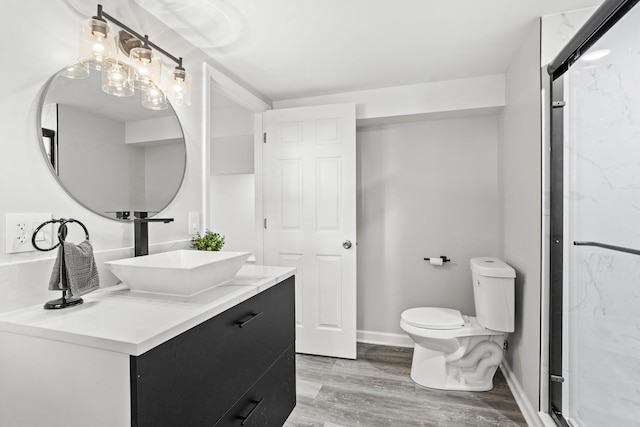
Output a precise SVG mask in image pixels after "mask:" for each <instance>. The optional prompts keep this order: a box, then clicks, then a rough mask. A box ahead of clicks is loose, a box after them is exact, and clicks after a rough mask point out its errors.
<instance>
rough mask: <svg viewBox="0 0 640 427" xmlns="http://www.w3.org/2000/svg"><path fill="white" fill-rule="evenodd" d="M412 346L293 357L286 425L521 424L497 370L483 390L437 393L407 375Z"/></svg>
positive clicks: (366, 347) (367, 346)
mask: <svg viewBox="0 0 640 427" xmlns="http://www.w3.org/2000/svg"><path fill="white" fill-rule="evenodd" d="M412 355H413V349H410V348H399V347H387V346H379V345H371V344H358V359H357V360H345V359H333V358H329V357H322V356H309V355H300V354H299V355H297V356H296V365H297V368H296V369H297V387H298V395H297V397H298V403H297V406H296V408H295V409H294V410H293V412H292V413H291V415H290V416H289V419H288V420H287V422H286V423H285V427H294V426H314V427H343V426H344V427H351V426H365V427H378V426H393V427H399V426H437V427H445V426H446V427H466V426H473V427H479V426H501V427H505V426H526V425H527V424H526V422H525V420H524V418H523V416H522V414H521V412H520V410H519V409H518V406H517V405H516V402H515V400H514V399H513V396H512V394H511V391H510V390H509V387H508V386H507V383H506V381H505V379H504V377H503V375H502V373H501V372H500V370H498V371H497V372H496V375H495V377H494V381H493V382H494V388H493V390H491V391H487V392H462V391H439V390H432V389H428V388H425V387H421V386H419V385H417V384H415V383H414V382H413V381H412V380H411V378H410V377H409V372H410V370H411V357H412Z"/></svg>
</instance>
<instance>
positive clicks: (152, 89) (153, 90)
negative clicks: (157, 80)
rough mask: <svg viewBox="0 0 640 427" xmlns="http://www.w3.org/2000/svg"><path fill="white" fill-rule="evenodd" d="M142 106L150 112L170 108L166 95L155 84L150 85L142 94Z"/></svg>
mask: <svg viewBox="0 0 640 427" xmlns="http://www.w3.org/2000/svg"><path fill="white" fill-rule="evenodd" d="M142 106H143V107H144V108H148V109H150V110H166V109H167V108H169V104H168V103H167V98H166V97H165V96H164V93H162V91H161V90H160V89H159V88H158V86H156V85H155V84H153V83H150V84H149V85H148V86H147V88H146V90H145V91H144V92H143V93H142Z"/></svg>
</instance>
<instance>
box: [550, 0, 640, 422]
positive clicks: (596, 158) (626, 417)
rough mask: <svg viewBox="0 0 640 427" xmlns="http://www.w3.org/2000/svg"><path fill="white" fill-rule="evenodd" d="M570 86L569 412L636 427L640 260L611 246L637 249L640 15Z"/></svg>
mask: <svg viewBox="0 0 640 427" xmlns="http://www.w3.org/2000/svg"><path fill="white" fill-rule="evenodd" d="M564 83H565V100H566V111H565V136H564V141H565V143H564V144H565V149H564V227H563V228H564V234H565V239H564V242H565V243H564V261H563V265H564V287H565V291H564V315H563V322H564V328H563V329H564V331H565V333H564V339H563V355H564V360H563V377H564V379H565V383H564V384H563V405H562V406H563V414H564V416H565V418H567V419H568V420H569V421H570V422H571V423H572V424H573V425H576V426H584V427H602V426H616V427H624V426H636V427H637V426H640V256H639V255H637V254H634V253H627V252H624V251H620V250H616V248H607V247H606V246H608V245H614V246H617V247H620V248H618V249H624V248H630V249H632V252H633V250H640V8H639V7H635V8H634V9H632V10H631V11H630V12H628V14H627V15H626V16H624V17H623V18H622V19H621V20H620V21H619V22H618V23H617V24H616V25H615V26H614V27H613V28H611V29H610V30H609V31H608V32H607V33H606V34H604V35H603V36H602V37H601V38H600V39H599V40H598V41H597V42H596V43H595V44H594V45H593V46H592V47H591V48H590V49H589V51H588V52H586V53H583V54H582V56H581V59H580V60H578V61H577V62H576V63H575V64H573V65H572V66H571V67H570V68H569V70H568V72H567V74H566V79H565V82H564ZM574 242H578V243H580V242H582V243H583V244H582V245H580V246H576V245H575V244H574ZM593 243H595V244H596V245H595V246H594V245H593ZM598 244H602V245H604V246H605V247H601V246H598ZM638 253H640V252H638Z"/></svg>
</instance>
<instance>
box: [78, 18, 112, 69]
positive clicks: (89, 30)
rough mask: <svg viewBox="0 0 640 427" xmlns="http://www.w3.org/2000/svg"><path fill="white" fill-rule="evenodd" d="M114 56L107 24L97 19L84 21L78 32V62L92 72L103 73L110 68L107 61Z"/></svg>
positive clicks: (109, 63)
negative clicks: (92, 70)
mask: <svg viewBox="0 0 640 427" xmlns="http://www.w3.org/2000/svg"><path fill="white" fill-rule="evenodd" d="M115 56H116V45H115V40H114V38H113V37H111V36H110V35H109V26H108V25H107V22H106V21H104V20H103V19H101V18H98V17H93V18H91V19H89V20H87V21H85V22H84V23H83V24H82V28H81V32H80V56H79V58H78V61H79V62H80V63H82V64H86V65H87V67H89V68H92V69H94V70H99V71H104V70H108V69H109V68H110V67H111V62H110V61H109V60H110V59H111V58H114V57H115Z"/></svg>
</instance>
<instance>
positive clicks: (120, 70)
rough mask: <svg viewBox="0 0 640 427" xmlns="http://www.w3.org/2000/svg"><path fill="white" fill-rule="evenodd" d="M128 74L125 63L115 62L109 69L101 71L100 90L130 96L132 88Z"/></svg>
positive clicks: (114, 94) (132, 91) (110, 93)
mask: <svg viewBox="0 0 640 427" xmlns="http://www.w3.org/2000/svg"><path fill="white" fill-rule="evenodd" d="M129 74H130V70H129V68H128V67H127V66H126V65H124V64H122V63H121V62H115V63H114V64H113V66H112V67H111V68H110V69H109V70H107V71H103V72H102V90H103V91H104V92H105V93H108V94H109V95H113V96H120V97H127V96H132V95H133V93H134V90H133V85H132V84H131V80H130V78H129Z"/></svg>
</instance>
